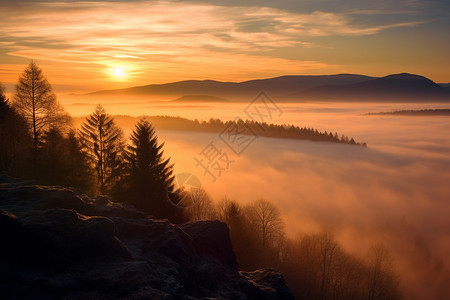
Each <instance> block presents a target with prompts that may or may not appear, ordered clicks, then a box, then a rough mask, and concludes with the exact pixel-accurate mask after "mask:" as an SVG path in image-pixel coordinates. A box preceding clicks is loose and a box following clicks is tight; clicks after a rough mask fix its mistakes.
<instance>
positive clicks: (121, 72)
mask: <svg viewBox="0 0 450 300" xmlns="http://www.w3.org/2000/svg"><path fill="white" fill-rule="evenodd" d="M111 74H112V75H113V76H114V77H116V78H125V77H126V76H127V72H126V71H125V68H124V67H113V68H112V69H111Z"/></svg>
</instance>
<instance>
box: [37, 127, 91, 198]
mask: <svg viewBox="0 0 450 300" xmlns="http://www.w3.org/2000/svg"><path fill="white" fill-rule="evenodd" d="M39 151H40V152H42V153H40V155H39V156H40V159H41V165H42V167H43V168H42V171H41V172H40V173H41V174H40V176H39V181H40V182H42V183H44V184H51V185H54V184H58V185H63V186H73V187H77V188H82V189H83V190H85V191H90V189H91V186H92V185H91V179H92V176H91V173H92V172H91V171H90V166H89V163H88V159H87V155H86V153H84V152H83V151H82V149H81V145H80V142H79V140H78V139H77V137H76V134H75V132H74V131H73V130H72V131H71V132H69V133H68V134H63V133H62V132H61V131H60V130H59V129H57V128H54V127H52V128H50V129H49V130H47V131H46V132H45V133H44V134H43V135H42V146H41V147H40V148H39Z"/></svg>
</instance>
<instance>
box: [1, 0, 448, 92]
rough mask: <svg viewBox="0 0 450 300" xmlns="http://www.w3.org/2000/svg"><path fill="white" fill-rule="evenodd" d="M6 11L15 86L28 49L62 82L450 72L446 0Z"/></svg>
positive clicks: (78, 85) (87, 4) (114, 84)
mask: <svg viewBox="0 0 450 300" xmlns="http://www.w3.org/2000/svg"><path fill="white" fill-rule="evenodd" d="M0 11H1V15H2V18H0V28H1V30H0V82H2V83H4V84H6V86H7V88H8V92H12V91H13V85H14V83H15V82H16V81H17V78H18V76H19V74H20V73H21V72H22V70H23V69H24V68H25V66H26V64H28V62H29V61H30V60H31V59H34V60H35V61H36V62H37V63H38V64H39V65H40V66H41V67H42V68H43V70H44V72H45V75H46V76H47V78H48V79H49V81H50V83H51V84H52V85H53V87H54V89H55V91H56V92H57V93H69V92H89V91H95V90H100V89H113V88H122V87H129V86H135V85H146V84H151V83H165V82H172V81H178V80H185V79H216V80H224V81H243V80H248V79H255V78H265V77H275V76H279V75H287V74H336V73H357V74H365V75H373V76H384V75H387V74H391V73H400V72H409V73H415V74H420V75H424V76H426V77H429V78H430V79H432V80H434V81H436V82H439V83H445V82H450V72H449V67H450V58H449V53H450V38H449V32H450V2H449V1H447V0H445V1H427V0H425V1H419V0H382V1H381V0H380V1H369V0H358V1H356V0H340V1H330V0H323V1H317V0H314V1H313V0H304V1H303V0H302V1H299V0H296V1H294V0H280V1H268V0H262V1H254V0H241V1H235V0H231V1H211V0H198V1H189V0H180V1H174V0H169V1H21V0H18V1H4V0H0Z"/></svg>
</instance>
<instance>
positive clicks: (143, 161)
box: [125, 119, 178, 219]
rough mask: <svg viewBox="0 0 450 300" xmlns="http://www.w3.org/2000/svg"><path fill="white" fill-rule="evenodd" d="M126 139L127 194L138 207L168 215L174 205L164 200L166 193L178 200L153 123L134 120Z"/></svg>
mask: <svg viewBox="0 0 450 300" xmlns="http://www.w3.org/2000/svg"><path fill="white" fill-rule="evenodd" d="M130 141H131V144H130V145H128V146H127V150H126V154H125V160H126V163H127V170H128V171H127V177H126V178H125V189H128V191H129V192H128V193H126V194H128V195H127V198H128V199H129V201H130V202H132V204H134V205H135V206H136V207H137V208H139V209H141V210H144V211H147V212H149V213H151V214H153V215H155V216H157V217H164V218H169V219H172V218H173V214H176V212H174V210H176V208H175V205H173V206H171V205H170V203H167V202H168V201H167V196H169V198H170V199H171V200H172V201H173V202H174V203H178V198H177V195H176V193H175V192H174V184H173V183H174V175H173V165H171V164H170V159H169V158H167V159H164V158H163V154H164V151H163V147H164V143H161V144H159V143H158V138H157V136H156V134H155V129H154V127H153V125H152V124H151V123H150V122H148V121H147V120H145V119H141V120H140V121H139V122H138V123H137V124H136V126H135V128H134V130H133V132H132V134H131V136H130Z"/></svg>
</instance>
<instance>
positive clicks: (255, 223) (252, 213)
mask: <svg viewBox="0 0 450 300" xmlns="http://www.w3.org/2000/svg"><path fill="white" fill-rule="evenodd" d="M246 213H247V215H248V218H249V220H250V223H251V225H252V227H253V229H254V230H255V231H256V233H257V234H258V236H259V241H260V243H261V245H262V246H263V247H265V246H266V245H268V244H270V246H272V245H274V244H276V243H277V242H278V241H280V240H281V239H282V237H283V233H284V230H283V229H284V225H283V220H282V219H281V214H280V211H279V209H278V207H276V206H275V205H273V204H272V203H271V202H269V201H267V200H264V199H259V200H257V201H255V202H254V203H252V204H250V205H248V206H247V207H246Z"/></svg>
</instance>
